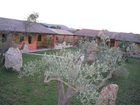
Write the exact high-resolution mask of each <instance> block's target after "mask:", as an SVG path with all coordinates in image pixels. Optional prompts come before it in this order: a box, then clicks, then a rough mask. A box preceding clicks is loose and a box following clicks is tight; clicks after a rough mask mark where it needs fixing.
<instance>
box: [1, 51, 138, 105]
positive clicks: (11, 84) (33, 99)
mask: <svg viewBox="0 0 140 105" xmlns="http://www.w3.org/2000/svg"><path fill="white" fill-rule="evenodd" d="M50 53H52V52H50ZM39 58H40V56H34V55H27V54H24V55H23V60H24V63H26V62H28V61H30V60H35V59H39ZM127 69H128V70H129V76H128V78H125V79H124V78H119V79H113V80H112V82H113V83H117V84H118V85H119V93H118V98H117V104H116V105H140V104H139V103H140V100H139V99H140V79H139V77H140V60H137V59H131V61H130V63H128V64H127ZM0 105H57V91H56V85H55V83H50V84H49V85H47V86H45V85H44V84H43V77H39V76H35V77H26V78H25V77H24V78H21V79H19V78H18V75H17V74H16V73H14V72H11V71H7V70H5V69H4V67H2V66H0ZM71 105H81V104H80V102H79V101H78V100H77V99H76V98H74V99H73V100H72V104H71Z"/></svg>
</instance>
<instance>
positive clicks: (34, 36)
mask: <svg viewBox="0 0 140 105" xmlns="http://www.w3.org/2000/svg"><path fill="white" fill-rule="evenodd" d="M22 34H23V35H24V40H23V41H22V42H20V39H19V35H18V33H16V34H15V41H16V43H17V44H18V48H21V47H22V46H23V43H25V44H26V45H27V46H28V48H29V50H35V49H37V34H31V36H32V41H31V43H29V37H28V35H27V34H25V33H22Z"/></svg>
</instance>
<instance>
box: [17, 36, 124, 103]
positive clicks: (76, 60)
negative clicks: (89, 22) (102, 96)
mask: <svg viewBox="0 0 140 105" xmlns="http://www.w3.org/2000/svg"><path fill="white" fill-rule="evenodd" d="M102 36H103V37H101V40H102V41H101V43H100V45H98V44H97V43H96V42H95V41H91V42H82V43H81V44H80V45H81V46H80V47H79V49H78V50H77V51H75V52H74V51H69V52H67V51H66V50H65V49H63V50H61V51H60V53H56V54H54V55H52V56H47V55H44V57H43V58H42V59H41V60H37V61H32V62H29V63H28V64H26V65H24V69H23V71H22V72H21V73H20V77H22V76H31V75H34V74H36V73H41V72H44V83H45V84H48V83H49V82H51V81H55V82H56V85H57V91H58V105H70V101H71V98H72V97H73V96H77V98H78V99H80V101H81V103H82V104H83V105H93V104H95V103H96V100H97V98H98V95H99V92H100V89H101V88H102V87H103V86H104V85H105V83H106V81H107V80H108V79H110V78H111V77H112V73H113V72H114V71H115V70H118V69H120V67H121V62H122V53H121V51H120V50H119V49H116V48H109V47H108V46H107V45H106V41H107V37H105V36H104V35H102ZM88 51H89V52H92V54H93V58H94V57H95V58H94V59H93V60H92V63H91V62H90V63H88V57H87V55H88V54H89V52H88ZM92 54H91V55H92ZM86 57H87V58H86ZM64 85H66V87H67V89H66V92H65V89H64Z"/></svg>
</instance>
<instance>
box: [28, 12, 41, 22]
mask: <svg viewBox="0 0 140 105" xmlns="http://www.w3.org/2000/svg"><path fill="white" fill-rule="evenodd" d="M38 17H39V14H38V13H37V12H34V13H31V14H30V15H29V16H28V18H27V21H28V22H36V20H37V18H38Z"/></svg>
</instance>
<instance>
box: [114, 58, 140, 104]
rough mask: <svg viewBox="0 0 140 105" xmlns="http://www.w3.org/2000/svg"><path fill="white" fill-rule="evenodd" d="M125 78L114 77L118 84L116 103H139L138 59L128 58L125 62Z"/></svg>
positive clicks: (139, 76)
mask: <svg viewBox="0 0 140 105" xmlns="http://www.w3.org/2000/svg"><path fill="white" fill-rule="evenodd" d="M126 68H127V70H128V72H129V75H128V77H127V78H114V79H112V82H113V83H116V84H118V85H119V92H118V97H117V103H116V105H140V59H129V63H127V64H126Z"/></svg>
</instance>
